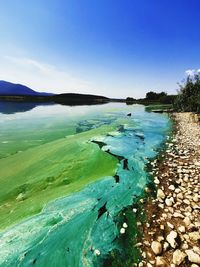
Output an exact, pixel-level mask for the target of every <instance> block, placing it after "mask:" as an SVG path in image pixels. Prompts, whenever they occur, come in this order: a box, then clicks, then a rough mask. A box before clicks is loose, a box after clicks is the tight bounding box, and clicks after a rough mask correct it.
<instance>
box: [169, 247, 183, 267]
mask: <svg viewBox="0 0 200 267" xmlns="http://www.w3.org/2000/svg"><path fill="white" fill-rule="evenodd" d="M185 257H186V254H185V253H184V252H182V251H181V250H179V249H177V250H175V251H174V253H173V259H172V260H173V263H174V264H175V265H177V266H179V265H180V264H181V263H182V262H183V261H184V259H185Z"/></svg>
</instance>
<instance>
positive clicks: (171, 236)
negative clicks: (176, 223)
mask: <svg viewBox="0 0 200 267" xmlns="http://www.w3.org/2000/svg"><path fill="white" fill-rule="evenodd" d="M177 236H178V234H177V232H175V231H171V232H170V233H169V234H168V235H167V238H166V240H167V242H168V243H169V244H170V246H171V247H172V248H176V246H177V243H176V238H177Z"/></svg>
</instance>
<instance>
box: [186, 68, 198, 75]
mask: <svg viewBox="0 0 200 267" xmlns="http://www.w3.org/2000/svg"><path fill="white" fill-rule="evenodd" d="M195 73H196V70H194V69H189V70H186V71H185V74H186V75H187V76H191V77H193V76H194V75H195Z"/></svg>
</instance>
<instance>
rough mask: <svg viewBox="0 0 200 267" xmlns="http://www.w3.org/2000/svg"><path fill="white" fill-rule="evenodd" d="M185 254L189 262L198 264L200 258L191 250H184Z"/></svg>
mask: <svg viewBox="0 0 200 267" xmlns="http://www.w3.org/2000/svg"><path fill="white" fill-rule="evenodd" d="M185 253H186V254H187V256H188V259H189V261H190V262H192V263H197V264H200V256H199V255H198V254H197V253H195V252H194V251H193V250H192V249H188V250H186V251H185Z"/></svg>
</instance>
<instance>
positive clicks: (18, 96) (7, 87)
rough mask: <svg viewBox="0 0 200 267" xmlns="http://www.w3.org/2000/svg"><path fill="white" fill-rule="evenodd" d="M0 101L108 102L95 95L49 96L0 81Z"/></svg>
mask: <svg viewBox="0 0 200 267" xmlns="http://www.w3.org/2000/svg"><path fill="white" fill-rule="evenodd" d="M0 100H1V101H7V102H9V103H11V102H34V103H52V104H53V103H59V104H63V105H93V104H103V103H107V102H109V101H110V99H109V98H107V97H104V96H97V95H85V94H76V93H66V94H49V93H40V92H36V91H34V90H32V89H30V88H29V87H27V86H24V85H22V84H14V83H10V82H6V81H0Z"/></svg>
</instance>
